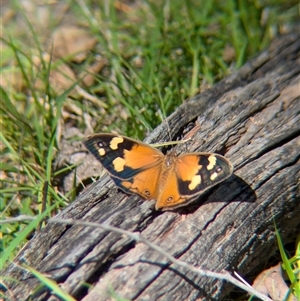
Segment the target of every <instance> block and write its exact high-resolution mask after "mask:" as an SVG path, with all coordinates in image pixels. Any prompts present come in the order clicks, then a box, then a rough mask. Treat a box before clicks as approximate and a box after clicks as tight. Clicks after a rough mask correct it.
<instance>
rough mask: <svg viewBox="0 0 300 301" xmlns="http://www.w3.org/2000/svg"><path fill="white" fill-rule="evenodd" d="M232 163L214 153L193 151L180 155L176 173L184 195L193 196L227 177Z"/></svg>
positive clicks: (180, 190) (181, 192) (180, 191)
mask: <svg viewBox="0 0 300 301" xmlns="http://www.w3.org/2000/svg"><path fill="white" fill-rule="evenodd" d="M232 171H233V166H232V164H231V163H230V162H229V161H228V160H227V159H226V158H225V157H223V156H221V155H218V154H212V153H192V154H184V155H180V156H179V157H178V160H177V162H176V173H177V177H178V190H179V193H180V194H181V195H182V196H193V195H197V194H200V193H201V192H204V191H205V190H207V189H208V188H211V187H212V186H214V185H216V184H218V183H220V182H222V181H224V180H225V179H227V178H228V177H229V176H230V175H231V174H232Z"/></svg>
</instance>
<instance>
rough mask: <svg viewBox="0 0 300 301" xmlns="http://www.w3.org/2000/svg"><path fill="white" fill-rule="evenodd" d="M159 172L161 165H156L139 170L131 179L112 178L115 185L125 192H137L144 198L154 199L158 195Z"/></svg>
mask: <svg viewBox="0 0 300 301" xmlns="http://www.w3.org/2000/svg"><path fill="white" fill-rule="evenodd" d="M160 173H161V165H156V166H153V167H151V168H149V169H146V170H143V171H140V172H139V173H137V174H136V175H135V176H134V177H132V178H131V179H128V180H122V179H118V178H114V177H113V180H114V182H115V183H116V185H117V186H118V187H120V188H121V189H122V190H124V191H125V192H129V193H136V194H139V195H140V196H141V197H143V198H144V199H146V200H153V199H155V200H156V199H157V197H158V187H159V184H158V180H159V176H160Z"/></svg>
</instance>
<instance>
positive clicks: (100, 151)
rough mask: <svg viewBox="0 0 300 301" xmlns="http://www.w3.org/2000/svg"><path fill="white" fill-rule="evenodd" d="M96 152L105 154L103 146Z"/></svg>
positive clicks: (101, 154)
mask: <svg viewBox="0 0 300 301" xmlns="http://www.w3.org/2000/svg"><path fill="white" fill-rule="evenodd" d="M98 153H99V155H100V156H104V155H105V149H104V148H99V149H98Z"/></svg>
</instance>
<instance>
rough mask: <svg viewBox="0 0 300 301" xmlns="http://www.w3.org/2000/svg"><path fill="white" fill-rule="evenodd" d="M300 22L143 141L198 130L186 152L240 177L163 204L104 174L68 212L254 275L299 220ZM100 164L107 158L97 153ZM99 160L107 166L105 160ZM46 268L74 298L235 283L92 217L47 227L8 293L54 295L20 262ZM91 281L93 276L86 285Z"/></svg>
mask: <svg viewBox="0 0 300 301" xmlns="http://www.w3.org/2000/svg"><path fill="white" fill-rule="evenodd" d="M299 59H300V30H299V29H295V30H294V31H293V32H292V33H290V34H288V35H285V36H282V37H280V38H278V39H277V40H276V41H274V42H273V43H272V44H271V46H270V47H269V49H268V50H266V51H264V52H262V53H260V54H259V55H258V56H257V57H255V58H254V59H252V60H251V61H249V62H248V63H247V64H246V65H244V66H243V67H242V68H241V69H240V70H239V71H237V72H235V73H234V74H232V75H230V76H229V77H227V78H225V79H224V80H222V81H221V82H219V83H218V84H216V85H215V86H213V87H212V88H211V89H208V90H206V91H205V92H203V93H201V94H199V95H197V96H195V97H193V98H192V99H190V100H188V101H186V102H185V103H183V104H182V105H181V106H180V107H179V108H178V109H177V110H176V111H175V112H174V113H173V114H172V115H171V116H170V117H169V118H168V119H167V120H166V122H164V123H163V124H161V125H160V126H159V127H158V128H156V129H155V130H154V132H153V133H152V134H151V135H150V136H149V137H148V138H147V139H146V142H148V143H152V142H156V141H168V140H170V138H169V137H170V136H169V135H171V136H172V137H174V138H176V137H178V136H180V134H181V133H182V131H183V129H185V128H186V127H187V125H188V124H189V123H190V122H191V121H197V123H198V125H199V129H198V130H197V131H194V132H193V134H190V135H191V138H192V139H191V140H190V141H188V142H187V143H186V144H184V145H177V146H175V148H176V150H177V151H178V153H180V152H185V151H187V150H188V151H189V152H191V151H205V152H207V151H211V152H218V153H221V154H224V155H225V156H226V157H227V158H228V159H229V160H231V162H232V163H233V165H234V167H235V170H234V175H233V176H232V177H231V178H230V179H228V180H227V181H225V182H223V183H221V184H220V185H218V186H217V187H214V188H212V189H211V190H210V191H209V193H205V194H204V195H202V196H200V197H199V199H198V200H197V201H195V202H194V203H193V204H191V205H189V206H188V207H186V208H182V209H178V210H176V211H166V212H156V211H155V210H154V204H153V202H147V201H143V200H141V199H140V198H139V197H137V196H134V195H133V196H127V195H125V194H124V193H122V192H120V191H119V190H118V189H117V188H115V186H114V185H113V183H112V181H111V180H110V178H109V176H107V175H105V176H104V177H102V178H101V179H100V180H99V181H97V182H96V183H95V184H94V185H92V186H91V187H89V188H88V189H86V190H85V191H84V192H83V193H82V194H81V195H79V196H78V198H77V199H76V200H75V201H74V202H73V203H72V204H71V205H70V206H69V207H68V208H66V209H65V210H64V211H63V212H61V213H60V214H58V217H60V218H72V219H76V220H84V221H93V222H98V223H104V224H110V225H113V226H116V227H119V228H121V229H125V230H129V231H132V232H140V233H141V234H142V235H143V236H144V237H145V238H147V239H148V240H149V241H151V242H153V243H155V244H157V245H158V246H160V247H161V248H163V249H164V250H165V251H166V252H168V253H169V254H171V255H173V256H174V257H176V258H177V259H180V260H183V261H185V262H188V263H190V264H192V265H194V266H199V267H201V268H205V269H208V270H211V271H216V272H220V271H223V270H227V271H237V272H238V273H239V274H240V275H241V276H243V277H245V278H246V279H248V278H249V277H251V276H253V275H254V274H255V273H257V272H260V271H261V270H262V269H263V268H264V265H265V263H266V262H267V260H268V258H270V256H272V254H273V253H274V252H275V251H276V250H277V249H278V246H277V242H276V237H275V231H274V220H275V221H276V225H277V227H278V229H279V231H280V234H281V237H282V240H283V241H284V242H285V243H288V242H293V241H295V236H296V234H298V233H299V228H300V218H299V216H300V209H299V208H300V206H299V201H300V193H299V178H300V177H299V175H300V164H299V157H300V156H299V150H300V114H299V112H300V60H299ZM94 164H99V163H98V162H96V161H94ZM99 166H100V165H99ZM22 263H26V264H27V265H29V266H31V267H33V268H35V269H36V270H38V271H40V272H42V273H44V274H46V275H48V276H49V277H51V278H52V279H53V280H55V281H56V282H58V283H60V284H61V286H62V287H63V288H64V289H65V290H66V291H67V292H68V293H70V294H71V295H73V296H74V297H75V298H76V300H84V301H94V300H97V301H100V300H110V299H112V297H110V296H111V292H112V291H113V292H115V295H118V296H121V297H124V298H127V299H129V300H139V301H142V300H180V301H182V300H221V299H223V298H224V296H225V295H226V294H228V293H229V292H230V291H232V290H236V288H234V287H233V286H232V285H231V284H229V283H226V282H224V281H219V280H216V279H212V278H208V277H200V276H199V275H196V274H195V273H193V272H191V271H188V270H185V269H184V268H182V267H180V268H179V267H177V266H175V265H174V264H170V262H169V261H168V260H167V259H166V258H165V257H164V256H163V255H162V254H159V253H158V252H156V251H154V250H152V249H150V248H149V247H147V246H145V245H144V244H142V243H135V242H134V241H133V240H131V239H129V238H128V237H126V236H122V235H120V234H116V233H113V232H107V231H103V230H101V229H98V228H97V229H95V228H91V227H85V226H77V225H76V226H70V225H69V226H68V225H61V224H48V225H47V226H46V227H45V228H44V229H42V230H40V231H38V232H37V233H36V234H35V236H34V237H33V238H32V239H31V240H30V242H29V243H28V244H27V245H26V246H25V247H24V248H23V249H22V250H21V252H20V253H19V255H18V256H17V258H16V259H15V261H14V264H11V265H10V266H9V267H8V268H7V269H6V270H5V271H4V277H5V279H14V280H9V281H8V280H7V281H6V282H5V283H6V286H7V288H9V291H6V296H7V298H8V299H9V300H10V299H11V300H28V298H29V296H30V297H31V298H32V300H58V299H57V298H56V297H55V296H53V295H51V294H50V292H49V291H48V290H47V289H40V290H37V291H34V290H35V289H36V288H37V286H38V284H39V281H38V280H37V279H35V278H34V277H33V276H32V275H31V274H29V273H28V272H26V271H24V270H23V269H21V268H20V266H21V265H22ZM84 282H86V283H90V284H92V285H93V287H92V288H89V289H88V288H87V286H86V285H84Z"/></svg>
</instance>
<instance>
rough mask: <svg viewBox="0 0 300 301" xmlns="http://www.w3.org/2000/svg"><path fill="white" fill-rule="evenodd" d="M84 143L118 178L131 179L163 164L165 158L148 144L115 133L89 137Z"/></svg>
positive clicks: (113, 175)
mask: <svg viewBox="0 0 300 301" xmlns="http://www.w3.org/2000/svg"><path fill="white" fill-rule="evenodd" d="M84 144H85V146H86V147H87V149H88V150H89V151H90V152H91V153H92V154H93V155H94V156H95V157H96V159H98V160H99V161H100V162H101V163H102V165H103V167H104V168H105V169H107V171H108V172H109V173H110V174H111V175H112V177H114V178H118V179H124V180H125V179H126V180H128V179H131V178H132V177H133V176H135V175H136V174H138V173H140V172H141V171H143V170H145V169H149V168H150V167H152V166H156V165H159V164H161V161H162V160H163V158H164V155H163V154H162V153H161V152H160V151H158V150H157V149H155V148H152V147H150V146H148V145H147V144H144V143H141V142H139V141H136V140H133V139H130V138H127V137H124V136H118V135H113V134H96V135H93V136H90V137H87V138H86V139H85V140H84ZM115 182H116V181H115ZM117 182H118V181H117ZM118 183H119V182H118Z"/></svg>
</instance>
